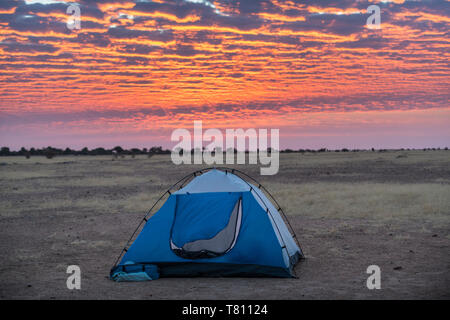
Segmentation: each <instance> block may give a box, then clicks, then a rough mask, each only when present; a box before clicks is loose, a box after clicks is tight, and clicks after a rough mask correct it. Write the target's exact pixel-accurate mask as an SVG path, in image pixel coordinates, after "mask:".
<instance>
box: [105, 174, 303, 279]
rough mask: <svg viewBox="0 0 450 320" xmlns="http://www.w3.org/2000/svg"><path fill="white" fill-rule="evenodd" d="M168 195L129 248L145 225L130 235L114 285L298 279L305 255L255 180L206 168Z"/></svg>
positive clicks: (113, 271)
mask: <svg viewBox="0 0 450 320" xmlns="http://www.w3.org/2000/svg"><path fill="white" fill-rule="evenodd" d="M246 179H247V180H251V182H247V181H246ZM187 182H189V183H187ZM174 189H175V190H177V191H176V192H174V191H173V190H174ZM262 190H264V191H265V192H266V193H267V194H268V195H269V197H271V198H272V201H273V202H272V201H270V200H269V199H268V197H267V196H266V193H265V192H263V191H262ZM166 195H168V197H167V200H166V201H165V202H164V204H163V205H162V206H161V207H160V208H159V210H158V211H157V212H156V213H154V214H153V215H152V216H151V217H150V218H149V216H150V214H151V211H152V210H153V208H155V206H156V204H155V205H154V206H153V207H152V209H150V211H149V213H148V214H147V215H146V216H145V217H144V219H143V220H142V223H141V224H142V225H143V228H142V230H141V232H140V233H139V235H138V236H137V237H136V239H135V240H134V242H133V243H132V245H131V246H129V247H128V245H129V243H131V241H132V239H133V237H134V235H135V234H136V233H137V230H138V229H140V227H141V225H140V226H138V228H137V229H136V230H135V233H134V234H133V235H132V236H131V238H130V240H129V242H128V244H127V246H126V247H125V248H124V249H123V250H122V253H121V255H120V256H119V258H118V259H117V261H116V263H115V265H114V267H113V268H112V269H111V272H110V278H111V279H113V280H115V281H141V280H155V279H157V278H158V277H173V276H178V277H183V276H185V277H186V276H210V277H212V276H245V277H255V276H269V277H294V276H295V274H294V266H295V264H296V263H297V261H298V260H299V259H300V258H302V257H303V253H302V251H301V249H300V246H299V245H298V242H297V241H296V237H295V233H294V232H293V230H292V228H291V227H290V224H289V222H288V221H287V220H286V222H287V223H288V225H289V227H290V229H291V231H292V234H291V232H290V231H289V229H288V227H287V225H286V224H285V221H284V220H283V217H284V219H286V216H285V215H284V213H283V211H282V209H281V208H280V207H279V205H278V203H276V201H275V199H273V197H272V196H271V195H270V194H269V193H268V192H267V190H266V189H264V187H262V185H261V184H259V183H257V182H256V180H254V179H252V178H251V177H249V176H247V175H246V174H244V173H243V172H241V171H238V170H236V169H229V168H209V169H203V170H200V171H196V172H194V173H193V174H191V175H189V176H187V177H185V178H183V179H182V180H180V181H179V182H177V183H176V184H175V185H174V186H172V187H171V188H170V189H169V190H168V191H167V192H166ZM163 197H164V195H163V196H162V197H161V198H160V200H158V201H157V203H158V202H159V201H161V199H163ZM282 216H283V217H282ZM294 239H295V240H294ZM119 260H120V263H118V261H119Z"/></svg>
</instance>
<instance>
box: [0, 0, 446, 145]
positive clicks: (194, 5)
mask: <svg viewBox="0 0 450 320" xmlns="http://www.w3.org/2000/svg"><path fill="white" fill-rule="evenodd" d="M69 4H70V2H63V1H57V0H41V1H31V0H30V1H14V0H6V1H5V0H0V145H2V146H9V147H11V148H13V149H17V148H19V147H21V146H25V147H32V146H33V147H43V146H48V145H52V146H57V147H65V146H70V147H75V148H81V147H84V146H88V147H90V148H91V147H97V146H105V147H113V146H115V145H122V146H125V147H134V146H136V147H151V146H153V145H163V146H165V147H170V146H171V145H173V143H170V134H171V132H172V130H174V129H175V128H187V129H190V128H192V126H193V121H194V120H203V122H204V123H203V125H204V127H205V128H206V127H208V128H209V127H214V128H279V129H280V134H281V146H282V147H291V148H319V147H328V148H342V147H350V148H370V147H372V146H373V147H386V148H392V147H394V148H396V147H419V148H420V147H434V146H436V147H439V146H440V147H444V146H446V145H447V146H450V103H449V100H450V99H449V98H450V76H449V74H450V68H449V61H450V59H449V58H450V46H449V41H450V40H449V39H450V37H449V31H450V28H449V26H450V2H449V1H446V0H425V1H407V0H391V1H387V0H386V1H374V0H372V1H370V0H369V1H361V0H354V1H350V0H317V1H313V0H300V1H298V0H261V1H257V0H239V1H237V0H220V1H219V0H217V1H215V0H209V1H208V0H153V1H115V0H100V1H93V0H92V1H91V0H79V1H78V2H77V5H78V6H79V7H80V11H81V29H80V30H70V29H68V28H67V25H66V22H67V19H68V18H69V15H68V14H67V13H66V10H67V8H68V6H69ZM371 4H377V5H379V6H380V8H381V23H382V24H381V29H379V30H376V29H370V28H368V27H367V26H366V20H367V18H368V17H369V15H370V13H368V12H367V8H368V6H369V5H371Z"/></svg>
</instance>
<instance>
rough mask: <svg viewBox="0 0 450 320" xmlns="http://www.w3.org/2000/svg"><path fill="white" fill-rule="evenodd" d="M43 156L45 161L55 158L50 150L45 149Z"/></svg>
mask: <svg viewBox="0 0 450 320" xmlns="http://www.w3.org/2000/svg"><path fill="white" fill-rule="evenodd" d="M44 155H45V157H46V158H47V159H53V158H54V157H55V156H56V153H55V152H54V151H53V150H52V149H46V150H45V152H44Z"/></svg>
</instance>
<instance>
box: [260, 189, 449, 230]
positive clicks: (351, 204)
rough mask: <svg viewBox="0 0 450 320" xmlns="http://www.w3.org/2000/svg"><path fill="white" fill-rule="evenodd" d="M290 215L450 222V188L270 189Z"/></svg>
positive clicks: (437, 222)
mask: <svg viewBox="0 0 450 320" xmlns="http://www.w3.org/2000/svg"><path fill="white" fill-rule="evenodd" d="M268 187H269V189H270V191H271V192H272V193H273V195H274V196H275V197H276V199H277V200H278V202H279V203H283V204H284V206H283V207H284V209H285V211H286V212H287V214H289V215H304V216H312V217H317V218H322V217H325V218H355V217H366V218H368V219H381V220H387V219H393V220H397V219H417V218H420V219H427V220H430V221H433V222H434V223H436V224H441V223H447V224H449V223H450V197H449V195H450V185H448V184H432V183H426V184H390V183H389V184H388V183H358V184H351V183H320V182H319V183H308V184H302V185H291V184H272V185H269V186H268Z"/></svg>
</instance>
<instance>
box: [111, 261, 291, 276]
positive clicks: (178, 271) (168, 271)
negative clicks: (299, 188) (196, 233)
mask: <svg viewBox="0 0 450 320" xmlns="http://www.w3.org/2000/svg"><path fill="white" fill-rule="evenodd" d="M143 265H147V266H157V268H158V275H159V277H161V278H180V277H207V278H222V277H245V278H293V277H295V276H294V275H293V274H292V272H291V268H283V267H275V266H264V265H254V264H231V263H202V262H166V263H164V262H158V263H137V264H133V265H118V266H117V267H115V268H113V269H112V270H111V273H110V279H111V280H115V279H114V275H115V274H117V273H118V272H124V273H128V272H130V273H133V272H135V270H141V269H142V266H143Z"/></svg>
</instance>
